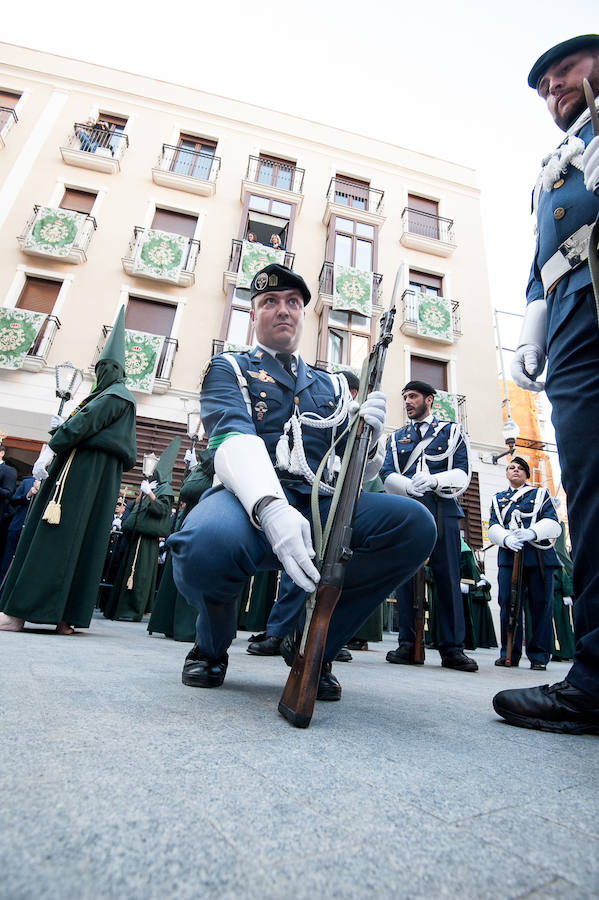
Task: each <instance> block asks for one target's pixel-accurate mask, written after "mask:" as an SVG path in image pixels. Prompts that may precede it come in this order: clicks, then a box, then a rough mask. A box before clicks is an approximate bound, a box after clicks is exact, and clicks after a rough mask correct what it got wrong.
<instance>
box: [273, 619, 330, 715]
mask: <svg viewBox="0 0 599 900" xmlns="http://www.w3.org/2000/svg"><path fill="white" fill-rule="evenodd" d="M296 653H297V644H296V642H295V637H294V635H293V634H288V635H287V637H284V638H283V640H282V642H281V656H282V657H283V659H284V660H285V662H286V663H287V665H288V666H289V668H291V666H292V665H293V660H294V659H295V654H296ZM331 669H332V664H331V663H330V662H323V664H322V668H321V670H320V678H319V679H318V692H317V694H316V699H317V700H341V685H340V684H339V682H338V681H337V679H336V678H335V676H334V675H333V673H332V671H331Z"/></svg>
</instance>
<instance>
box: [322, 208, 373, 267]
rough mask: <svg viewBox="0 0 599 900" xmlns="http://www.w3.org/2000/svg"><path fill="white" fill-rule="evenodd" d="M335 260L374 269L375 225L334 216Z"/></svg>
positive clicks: (333, 239)
mask: <svg viewBox="0 0 599 900" xmlns="http://www.w3.org/2000/svg"><path fill="white" fill-rule="evenodd" d="M334 219H335V221H334V225H333V227H334V231H333V233H332V241H333V252H332V256H333V261H334V262H336V263H339V264H340V265H342V266H353V267H354V268H356V269H362V270H364V271H365V272H372V271H374V265H373V264H374V239H375V229H374V225H365V224H364V223H363V222H354V221H353V219H342V218H340V217H339V216H335V217H334Z"/></svg>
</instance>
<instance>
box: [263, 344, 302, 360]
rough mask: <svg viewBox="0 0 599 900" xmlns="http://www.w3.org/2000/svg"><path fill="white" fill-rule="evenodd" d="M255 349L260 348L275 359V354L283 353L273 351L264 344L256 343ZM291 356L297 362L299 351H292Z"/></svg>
mask: <svg viewBox="0 0 599 900" xmlns="http://www.w3.org/2000/svg"><path fill="white" fill-rule="evenodd" d="M256 347H260V349H261V350H265V351H266V353H269V354H270V355H271V356H272V357H276V355H277V353H282V352H283V351H282V350H273V349H272V347H267V346H266V345H265V344H261V343H260V342H259V341H256ZM291 355H292V356H293V357H294V358H295V361H296V362H297V361H298V359H299V350H294V351H293V353H292V354H291Z"/></svg>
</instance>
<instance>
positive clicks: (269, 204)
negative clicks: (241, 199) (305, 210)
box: [243, 194, 295, 250]
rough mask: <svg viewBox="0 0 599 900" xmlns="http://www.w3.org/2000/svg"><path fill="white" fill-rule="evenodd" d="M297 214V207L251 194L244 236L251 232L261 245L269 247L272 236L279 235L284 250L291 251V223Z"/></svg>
mask: <svg viewBox="0 0 599 900" xmlns="http://www.w3.org/2000/svg"><path fill="white" fill-rule="evenodd" d="M294 212H295V205H294V204H292V203H282V202H281V201H280V200H272V199H270V197H261V196H260V195H259V194H250V197H249V202H248V209H247V219H246V225H245V229H244V233H243V236H244V238H245V237H247V235H248V233H249V232H250V231H251V232H252V233H253V234H255V235H256V238H257V239H258V242H259V243H260V244H265V245H268V244H269V243H270V238H271V235H273V234H278V235H279V237H280V238H281V244H282V246H283V248H284V249H286V250H288V249H289V242H290V223H291V221H292V218H293V215H294Z"/></svg>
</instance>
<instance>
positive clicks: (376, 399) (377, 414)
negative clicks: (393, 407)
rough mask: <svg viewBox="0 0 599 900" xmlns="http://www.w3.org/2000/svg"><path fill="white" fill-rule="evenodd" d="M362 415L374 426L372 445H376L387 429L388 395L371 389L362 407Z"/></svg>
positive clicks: (371, 438)
mask: <svg viewBox="0 0 599 900" xmlns="http://www.w3.org/2000/svg"><path fill="white" fill-rule="evenodd" d="M360 415H361V416H362V418H363V419H364V421H365V422H366V423H367V424H368V425H370V427H371V428H372V435H371V437H370V447H374V446H375V445H376V444H378V442H379V439H380V437H381V435H382V434H383V431H384V430H385V420H386V418H387V395H386V394H383V392H382V391H371V392H370V394H368V396H367V397H366V400H365V401H364V403H363V404H362V406H361V407H360Z"/></svg>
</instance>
